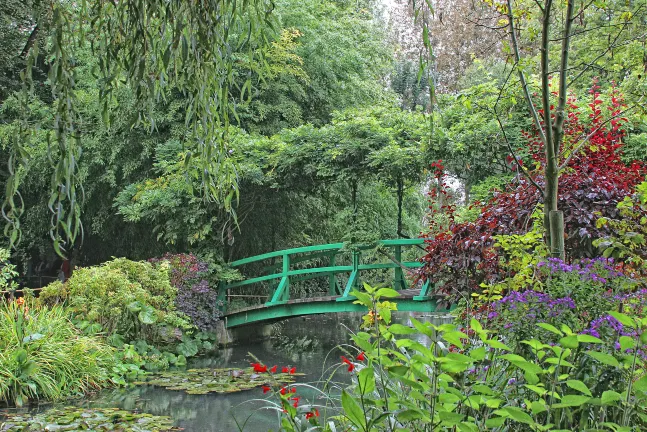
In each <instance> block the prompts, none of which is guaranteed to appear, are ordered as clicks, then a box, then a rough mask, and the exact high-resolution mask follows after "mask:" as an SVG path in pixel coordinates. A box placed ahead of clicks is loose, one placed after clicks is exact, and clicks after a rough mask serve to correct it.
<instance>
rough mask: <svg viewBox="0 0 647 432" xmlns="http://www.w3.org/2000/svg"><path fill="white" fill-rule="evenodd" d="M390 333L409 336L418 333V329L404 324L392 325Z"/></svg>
mask: <svg viewBox="0 0 647 432" xmlns="http://www.w3.org/2000/svg"><path fill="white" fill-rule="evenodd" d="M389 331H390V332H391V333H393V334H397V335H408V334H415V333H418V331H417V330H416V329H414V328H411V327H409V326H405V325H402V324H391V325H390V326H389Z"/></svg>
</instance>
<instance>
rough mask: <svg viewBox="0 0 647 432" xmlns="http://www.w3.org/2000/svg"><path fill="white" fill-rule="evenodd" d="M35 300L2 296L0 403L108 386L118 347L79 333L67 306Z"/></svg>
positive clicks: (51, 397)
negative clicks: (39, 303)
mask: <svg viewBox="0 0 647 432" xmlns="http://www.w3.org/2000/svg"><path fill="white" fill-rule="evenodd" d="M32 303H33V302H32V301H30V300H28V301H25V299H24V298H20V299H18V300H16V301H7V300H5V299H2V300H0V404H8V405H13V404H15V405H17V406H22V405H24V404H25V403H27V402H29V401H33V400H40V399H47V400H59V399H62V398H66V397H70V396H75V395H80V394H83V393H86V392H89V391H92V390H96V389H99V388H101V387H104V386H106V385H109V384H110V374H111V371H112V370H113V367H114V366H115V356H114V352H113V349H112V348H111V347H109V346H108V345H107V344H105V343H104V342H103V341H102V340H101V339H100V338H98V337H95V336H84V335H82V334H80V333H79V331H78V330H77V329H76V328H75V327H74V325H73V324H72V322H71V321H70V320H69V319H68V314H67V312H66V311H65V309H63V308H62V307H60V306H54V307H51V308H49V307H33V306H34V305H33V304H32ZM30 306H32V307H30Z"/></svg>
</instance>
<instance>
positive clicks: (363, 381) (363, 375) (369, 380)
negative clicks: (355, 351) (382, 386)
mask: <svg viewBox="0 0 647 432" xmlns="http://www.w3.org/2000/svg"><path fill="white" fill-rule="evenodd" d="M357 382H358V386H359V389H360V391H361V392H362V394H365V395H366V394H369V393H372V392H373V391H374V390H375V371H374V370H373V368H372V367H365V368H364V369H362V370H361V371H360V372H359V374H357Z"/></svg>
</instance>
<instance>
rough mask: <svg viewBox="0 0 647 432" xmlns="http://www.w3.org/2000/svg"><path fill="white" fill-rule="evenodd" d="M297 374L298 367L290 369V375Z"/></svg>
mask: <svg viewBox="0 0 647 432" xmlns="http://www.w3.org/2000/svg"><path fill="white" fill-rule="evenodd" d="M295 373H297V367H296V366H294V367H293V368H292V369H290V374H295Z"/></svg>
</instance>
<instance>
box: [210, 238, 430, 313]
mask: <svg viewBox="0 0 647 432" xmlns="http://www.w3.org/2000/svg"><path fill="white" fill-rule="evenodd" d="M423 243H424V239H421V238H416V239H395V240H378V241H377V242H375V243H373V244H372V245H360V246H358V247H356V248H355V249H354V250H350V251H349V252H351V254H352V264H350V265H336V263H335V260H336V256H337V254H338V253H339V252H343V250H342V249H343V247H344V243H329V244H324V245H315V246H303V247H298V248H291V249H284V250H280V251H274V252H268V253H265V254H261V255H256V256H252V257H248V258H243V259H240V260H237V261H233V262H232V263H230V264H229V265H230V266H231V267H239V266H242V265H245V264H250V263H254V262H259V261H263V260H267V259H270V258H276V257H281V258H282V262H281V263H277V264H274V265H272V266H270V267H266V268H265V269H264V270H265V271H270V272H271V274H266V275H262V276H256V277H252V278H249V279H245V280H242V281H237V282H231V283H228V284H222V285H221V286H220V288H219V301H220V302H221V305H222V306H221V311H222V312H223V313H224V312H225V311H226V298H227V293H228V291H229V289H231V288H237V287H242V286H246V285H251V284H255V283H259V282H263V281H268V280H273V279H275V280H280V282H279V283H278V285H277V286H276V287H275V288H274V289H273V292H272V293H270V298H271V300H270V301H269V302H267V303H266V305H268V306H271V305H276V304H281V303H285V302H287V301H288V299H289V295H290V289H289V286H290V277H291V276H302V277H301V279H303V276H304V275H305V278H311V277H321V276H328V277H329V283H330V287H329V294H330V295H339V298H338V299H337V300H338V301H345V300H352V299H353V297H352V296H351V295H350V292H351V290H352V288H353V287H356V286H358V282H359V272H361V271H363V270H376V269H393V270H394V288H396V289H399V288H405V277H404V273H403V267H404V268H417V267H420V266H421V265H422V264H421V263H420V262H402V260H401V253H402V247H403V246H414V245H421V244H423ZM375 246H386V247H389V248H393V249H394V257H393V258H392V260H393V262H390V263H374V264H360V255H361V251H363V250H368V249H372V248H374V247H375ZM312 252H316V253H315V254H313V255H312V256H302V257H299V258H295V259H294V260H293V259H292V258H291V256H292V255H298V254H304V253H312ZM326 252H329V254H327V253H326ZM326 255H327V256H328V258H329V263H328V265H324V266H321V267H315V268H306V269H291V268H290V267H291V264H295V263H296V262H303V261H307V260H308V259H314V258H319V257H322V256H326ZM277 268H281V271H279V272H276V270H275V269H277ZM346 272H348V273H349V278H348V282H347V283H346V287H345V288H344V289H343V290H342V289H341V287H340V286H339V285H338V281H337V279H336V275H337V274H338V273H346ZM297 280H298V279H297ZM428 287H429V283H428V282H427V283H425V285H424V286H423V288H422V290H421V292H420V295H419V296H417V297H416V298H415V299H416V300H426V299H427V298H428V296H427V291H428Z"/></svg>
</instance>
